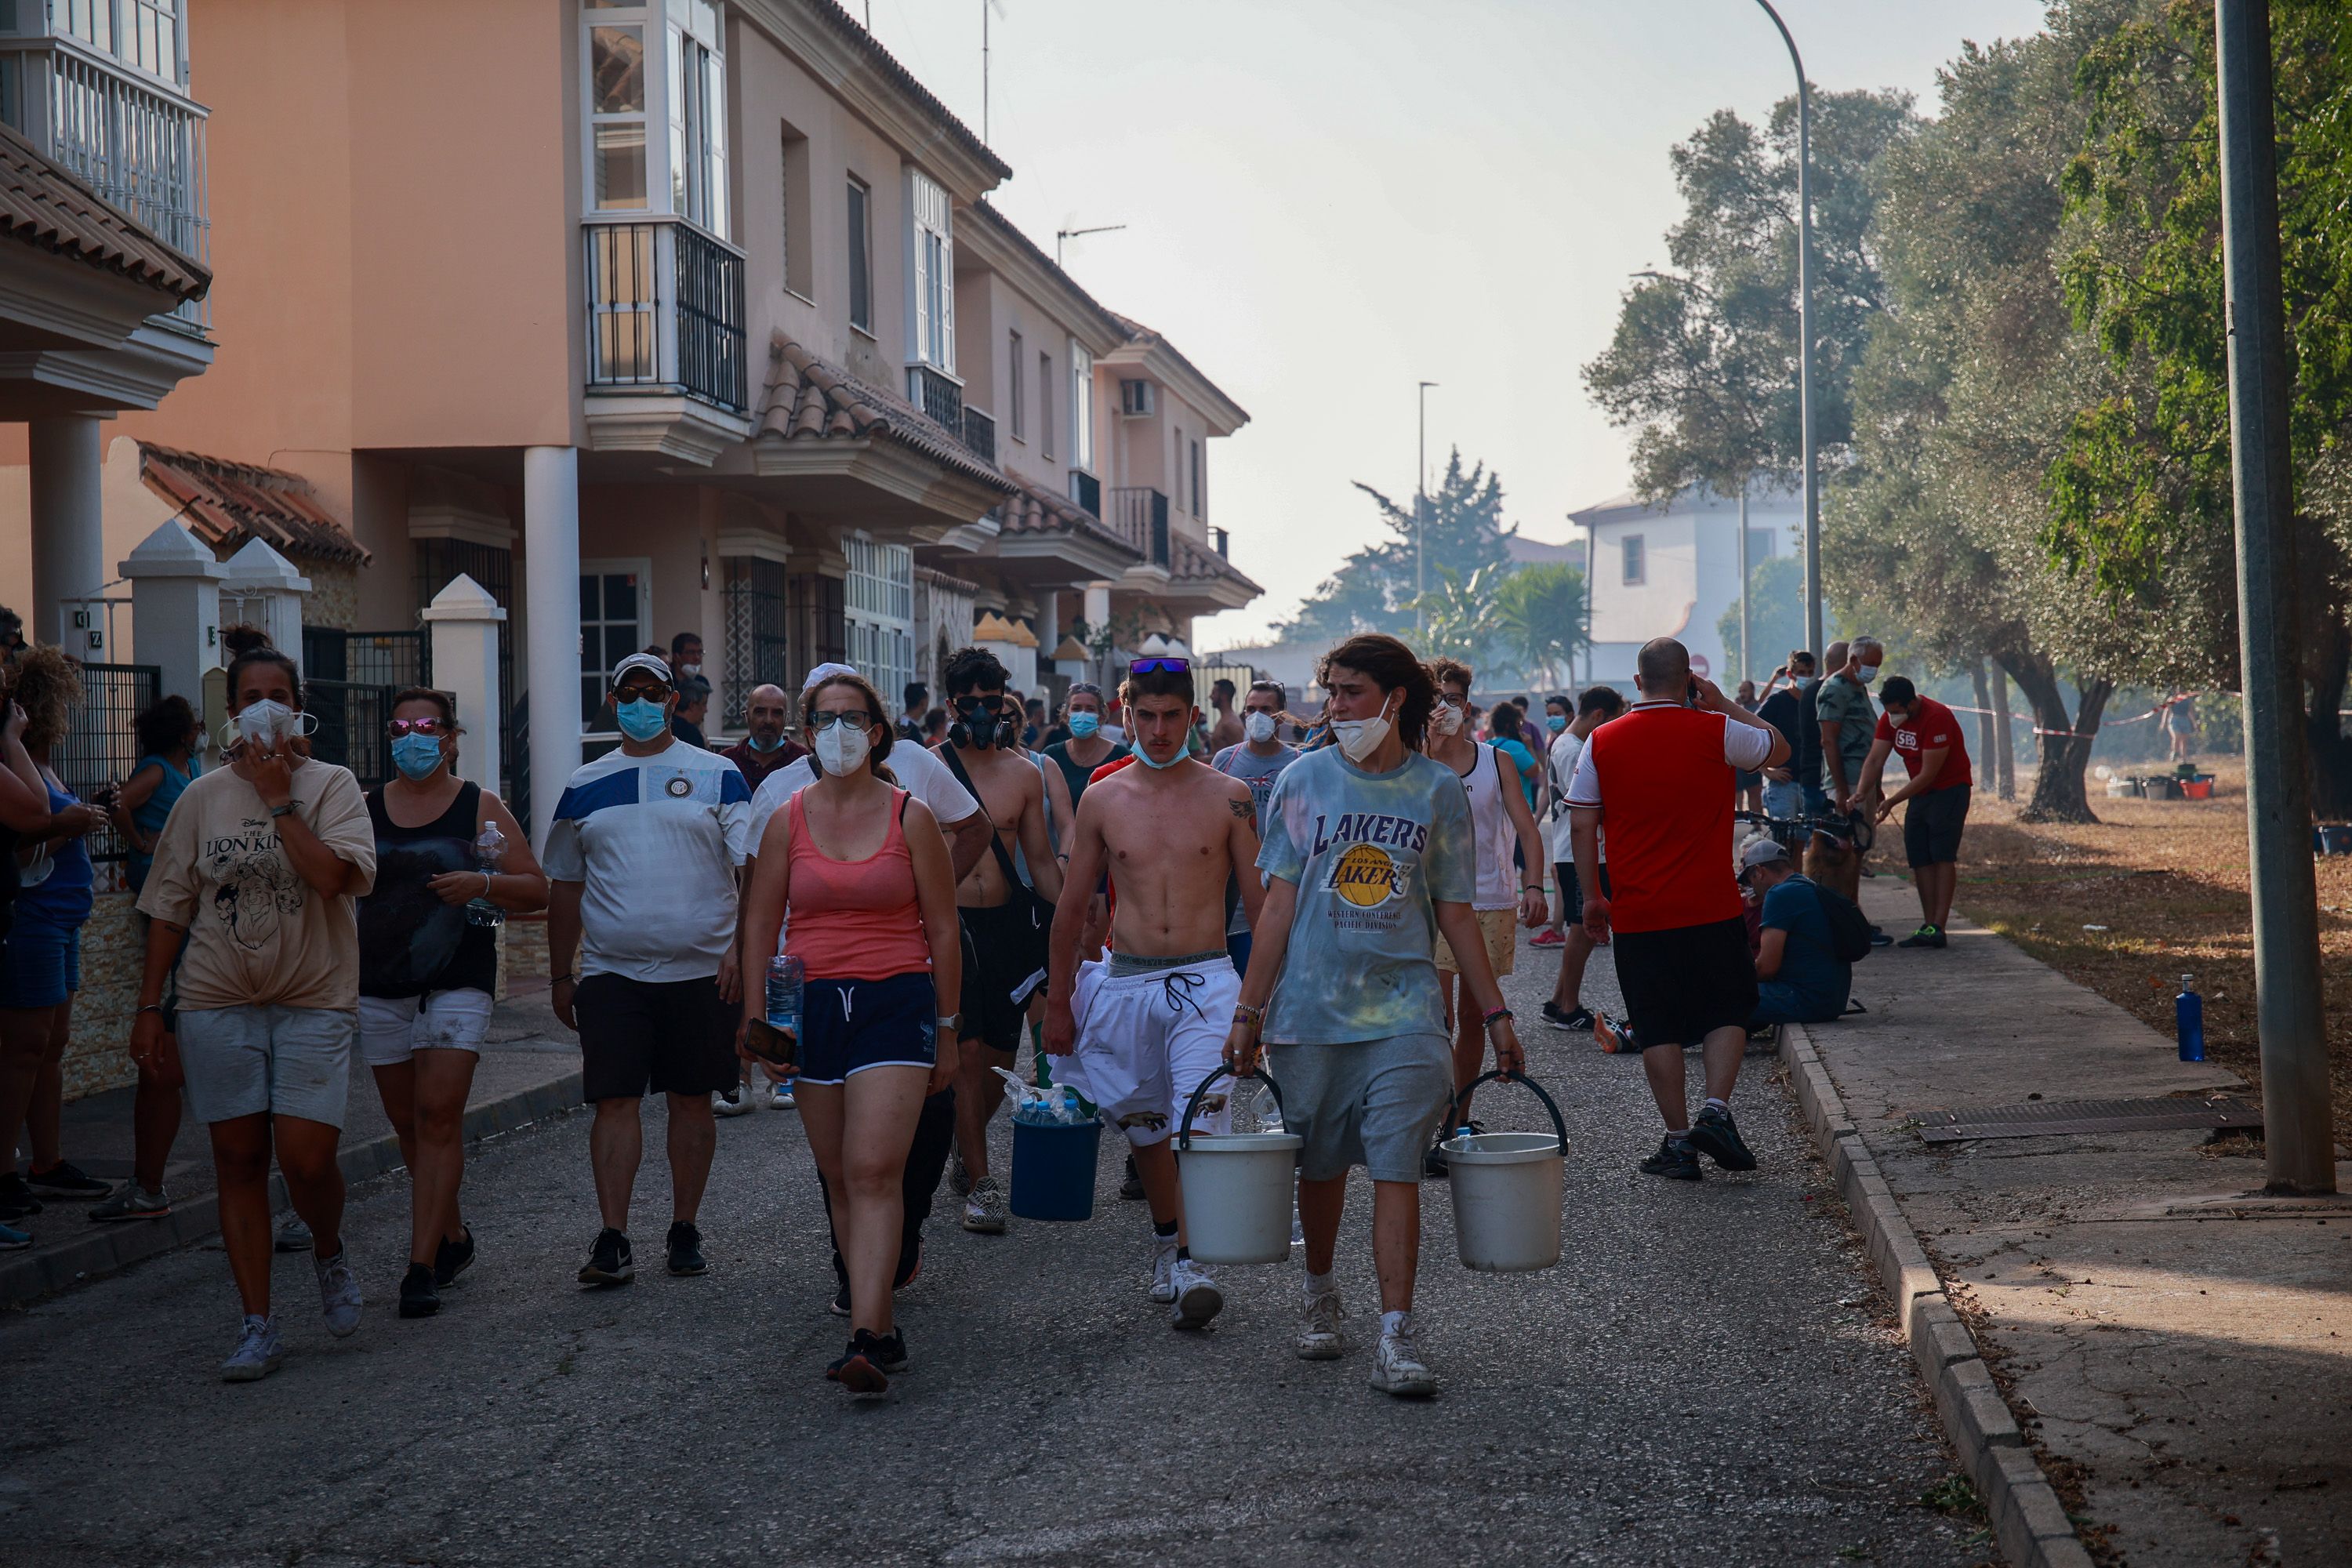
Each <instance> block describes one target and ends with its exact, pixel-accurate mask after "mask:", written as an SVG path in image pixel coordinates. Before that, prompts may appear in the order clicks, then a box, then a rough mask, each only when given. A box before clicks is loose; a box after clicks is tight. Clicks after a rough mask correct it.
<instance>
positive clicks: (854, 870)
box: [784, 790, 931, 980]
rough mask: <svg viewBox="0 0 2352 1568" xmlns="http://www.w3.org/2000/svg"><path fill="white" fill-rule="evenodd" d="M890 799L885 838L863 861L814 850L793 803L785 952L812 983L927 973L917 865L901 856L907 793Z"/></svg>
mask: <svg viewBox="0 0 2352 1568" xmlns="http://www.w3.org/2000/svg"><path fill="white" fill-rule="evenodd" d="M891 793H892V794H893V795H896V796H897V797H898V798H897V799H896V800H894V801H893V802H892V803H891V809H890V830H889V832H888V833H887V834H885V835H884V836H883V839H882V847H880V848H879V849H877V850H876V851H874V853H873V854H871V855H868V856H867V857H866V858H865V859H863V860H835V859H834V858H832V857H830V856H828V855H826V854H825V853H824V851H823V850H821V849H819V848H818V847H816V840H815V839H814V838H812V837H810V836H809V830H808V817H807V816H806V814H805V813H803V811H802V809H801V802H802V800H803V796H802V795H793V803H792V814H793V815H792V837H791V841H790V847H788V849H787V850H786V856H787V858H786V861H785V864H786V865H788V866H789V867H790V868H792V899H791V904H790V907H789V908H788V909H787V910H785V911H784V951H785V952H788V953H791V954H793V955H794V956H795V957H797V958H799V960H800V961H801V963H803V964H804V965H806V967H807V971H808V975H809V978H810V979H812V980H887V979H889V978H890V977H891V976H892V975H894V974H919V973H925V972H927V971H928V970H929V968H930V967H931V945H930V941H929V937H928V936H927V935H926V934H925V932H924V930H923V915H922V910H921V909H920V908H919V906H918V904H917V902H916V900H915V862H914V859H913V858H912V857H911V856H909V855H908V853H907V825H906V816H907V792H906V791H905V790H893V791H892V792H891Z"/></svg>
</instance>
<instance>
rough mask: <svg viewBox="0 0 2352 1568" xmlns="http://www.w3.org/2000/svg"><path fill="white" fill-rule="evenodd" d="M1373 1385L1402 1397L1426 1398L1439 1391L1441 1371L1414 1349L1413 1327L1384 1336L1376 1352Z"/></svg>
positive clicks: (1373, 1364)
mask: <svg viewBox="0 0 2352 1568" xmlns="http://www.w3.org/2000/svg"><path fill="white" fill-rule="evenodd" d="M1372 1386H1373V1387H1374V1388H1377V1389H1379V1390H1380V1391H1381V1393H1382V1394H1394V1395H1396V1396H1397V1397H1398V1398H1399V1399H1426V1398H1428V1397H1429V1396H1430V1395H1431V1394H1435V1393H1436V1392H1437V1374H1436V1373H1433V1372H1432V1371H1430V1370H1429V1367H1428V1366H1427V1364H1426V1363H1423V1361H1422V1359H1421V1354H1420V1352H1418V1351H1416V1350H1415V1349H1414V1348H1413V1343H1412V1330H1411V1329H1404V1330H1401V1331H1398V1332H1396V1333H1393V1334H1382V1335H1381V1345H1380V1349H1379V1350H1378V1351H1376V1352H1373V1354H1372Z"/></svg>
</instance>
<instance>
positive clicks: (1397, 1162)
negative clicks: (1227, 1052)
mask: <svg viewBox="0 0 2352 1568" xmlns="http://www.w3.org/2000/svg"><path fill="white" fill-rule="evenodd" d="M1265 1070H1266V1072H1267V1074H1268V1075H1269V1076H1271V1077H1272V1078H1273V1079H1274V1081H1275V1082H1276V1085H1278V1086H1279V1087H1280V1088H1281V1089H1282V1125H1283V1130H1284V1131H1286V1132H1296V1133H1297V1134H1298V1135H1299V1136H1300V1137H1302V1138H1304V1139H1305V1140H1306V1141H1307V1142H1306V1146H1305V1147H1304V1148H1302V1149H1300V1150H1299V1152H1298V1173H1299V1175H1300V1176H1301V1177H1302V1178H1303V1179H1305V1180H1307V1181H1310V1182H1328V1181H1329V1180H1331V1179H1332V1178H1333V1177H1335V1176H1344V1175H1346V1174H1347V1173H1348V1168H1349V1166H1351V1165H1361V1166H1363V1167H1364V1169H1365V1170H1366V1171H1367V1172H1369V1173H1370V1175H1371V1178H1372V1180H1374V1181H1376V1182H1418V1181H1420V1180H1421V1162H1422V1156H1423V1154H1425V1153H1426V1152H1428V1150H1429V1146H1430V1142H1431V1141H1432V1140H1433V1139H1434V1138H1435V1137H1436V1135H1437V1124H1438V1123H1439V1122H1440V1121H1444V1119H1445V1108H1446V1106H1447V1105H1448V1104H1449V1103H1451V1101H1452V1099H1453V1095H1454V1053H1453V1050H1452V1048H1451V1046H1450V1044H1449V1042H1448V1041H1447V1040H1446V1038H1445V1037H1444V1036H1443V1035H1391V1037H1388V1038H1387V1039H1384V1040H1364V1041H1361V1042H1359V1043H1357V1044H1354V1045H1346V1046H1268V1047H1266V1048H1265Z"/></svg>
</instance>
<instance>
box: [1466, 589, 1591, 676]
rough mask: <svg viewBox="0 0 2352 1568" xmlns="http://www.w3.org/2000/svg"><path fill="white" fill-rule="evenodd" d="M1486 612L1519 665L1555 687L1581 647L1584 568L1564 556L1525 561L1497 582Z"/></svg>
mask: <svg viewBox="0 0 2352 1568" xmlns="http://www.w3.org/2000/svg"><path fill="white" fill-rule="evenodd" d="M1487 616H1488V624H1489V626H1491V627H1492V630H1493V633H1494V635H1495V636H1496V637H1497V638H1498V639H1499V640H1500V641H1501V643H1502V645H1503V647H1505V648H1506V649H1507V650H1508V651H1509V653H1510V654H1511V656H1512V657H1513V658H1517V660H1518V661H1519V664H1520V668H1522V670H1524V671H1529V672H1536V673H1539V674H1540V675H1541V676H1542V677H1543V683H1544V684H1545V685H1547V686H1549V687H1552V688H1554V689H1558V688H1559V686H1560V685H1561V683H1562V680H1563V679H1564V676H1563V671H1564V670H1565V669H1567V668H1570V667H1571V666H1572V665H1573V663H1574V661H1575V657H1576V655H1577V653H1578V652H1579V651H1580V650H1581V649H1582V648H1583V647H1585V637H1584V630H1585V618H1584V616H1585V593H1584V573H1583V571H1582V569H1580V568H1579V567H1575V566H1570V565H1569V564H1568V563H1566V562H1552V563H1546V564H1543V565H1538V566H1523V567H1521V568H1520V569H1519V570H1518V571H1517V572H1514V573H1512V574H1510V575H1509V576H1507V577H1506V578H1504V579H1503V580H1502V581H1501V582H1500V583H1499V584H1496V586H1495V590H1494V593H1493V594H1492V595H1491V596H1490V601H1489V608H1488V611H1487Z"/></svg>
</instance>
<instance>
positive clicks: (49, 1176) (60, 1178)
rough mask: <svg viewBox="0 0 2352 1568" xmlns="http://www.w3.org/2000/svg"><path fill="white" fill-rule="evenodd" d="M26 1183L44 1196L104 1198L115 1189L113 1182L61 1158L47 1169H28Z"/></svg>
mask: <svg viewBox="0 0 2352 1568" xmlns="http://www.w3.org/2000/svg"><path fill="white" fill-rule="evenodd" d="M25 1184H26V1185H27V1186H29V1187H31V1188H32V1189H33V1190H34V1191H35V1192H37V1193H38V1194H41V1195H42V1196H44V1197H50V1198H89V1199H97V1198H102V1197H105V1196H106V1195H108V1194H110V1193H111V1192H113V1191H114V1184H113V1183H112V1182H101V1181H100V1180H99V1179H98V1178H97V1177H96V1176H93V1175H91V1174H90V1173H89V1172H88V1171H85V1170H83V1169H82V1168H81V1167H80V1166H79V1165H77V1164H75V1163H73V1162H72V1161H71V1160H60V1161H58V1163H56V1164H54V1165H52V1166H50V1167H49V1168H48V1169H47V1170H46V1171H28V1172H26V1175H25Z"/></svg>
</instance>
